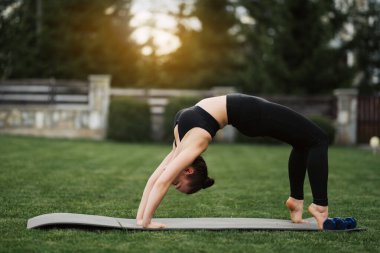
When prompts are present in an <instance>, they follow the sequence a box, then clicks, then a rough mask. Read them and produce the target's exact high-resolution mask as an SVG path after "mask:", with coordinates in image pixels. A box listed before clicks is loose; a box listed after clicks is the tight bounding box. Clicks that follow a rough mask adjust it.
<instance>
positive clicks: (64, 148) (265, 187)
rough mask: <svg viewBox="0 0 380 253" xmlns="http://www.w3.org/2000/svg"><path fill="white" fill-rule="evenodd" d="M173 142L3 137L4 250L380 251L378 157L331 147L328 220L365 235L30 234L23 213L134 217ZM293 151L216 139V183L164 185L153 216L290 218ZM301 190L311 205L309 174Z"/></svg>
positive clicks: (0, 240) (0, 245)
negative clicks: (354, 223) (351, 224)
mask: <svg viewBox="0 0 380 253" xmlns="http://www.w3.org/2000/svg"><path fill="white" fill-rule="evenodd" d="M169 148H170V147H169V145H167V146H164V145H153V144H152V145H150V144H121V143H112V142H96V141H83V140H82V141H79V140H76V141H69V140H51V139H43V138H27V137H11V136H4V135H0V172H1V173H0V251H1V252H118V251H119V252H380V234H379V232H380V211H379V207H380V190H379V189H380V155H376V156H375V155H372V153H371V152H369V151H365V150H360V149H357V148H339V147H332V148H330V150H329V156H330V160H329V164H330V176H329V202H330V206H329V208H330V216H332V217H334V216H343V217H345V216H354V217H356V218H357V220H358V223H359V225H360V226H364V227H368V230H367V231H366V232H359V233H330V232H257V231H256V232H249V231H243V232H242V231H217V232H215V231H214V232H212V231H164V232H128V231H120V230H107V231H102V230H96V231H88V230H75V229H51V230H26V221H27V219H28V218H30V217H33V216H36V215H40V214H44V213H51V212H72V213H84V214H96V215H105V216H117V217H125V218H133V217H135V215H136V212H137V208H138V204H139V200H140V195H141V194H142V191H143V188H144V186H145V183H146V180H147V178H148V177H149V175H150V173H151V172H152V171H153V170H154V169H155V167H156V166H157V165H158V164H159V163H160V162H161V159H162V158H163V157H164V156H165V155H166V153H167V152H169ZM289 152H290V147H288V146H264V145H237V144H236V145H217V144H213V145H211V146H210V147H209V149H208V150H207V152H206V153H205V155H204V157H205V159H206V161H207V162H208V166H209V173H210V176H211V177H213V178H215V180H216V183H215V185H214V186H213V187H211V188H209V189H207V190H203V191H201V192H200V193H197V194H194V195H185V194H181V193H179V192H177V191H175V190H174V189H170V190H169V193H168V195H167V197H166V198H165V199H164V201H163V203H162V204H161V206H160V208H159V209H158V210H157V212H156V217H262V218H281V219H287V218H288V212H287V210H286V209H285V207H284V205H283V202H284V200H286V199H287V197H288V192H289V183H288V175H287V159H288V155H289ZM305 194H306V196H305V204H306V207H307V206H308V205H309V204H310V201H311V194H310V188H309V184H308V181H307V180H306V181H305ZM305 214H306V215H305V217H308V215H307V213H305Z"/></svg>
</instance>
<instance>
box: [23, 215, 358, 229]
mask: <svg viewBox="0 0 380 253" xmlns="http://www.w3.org/2000/svg"><path fill="white" fill-rule="evenodd" d="M153 220H154V221H156V222H161V223H164V224H166V228H164V229H159V230H232V229H234V230H293V231H318V228H317V224H316V223H315V220H314V219H313V218H309V219H306V220H307V221H308V222H309V223H304V224H295V223H292V222H291V221H290V220H280V219H261V218H155V219H153ZM49 227H79V228H81V227H82V228H98V229H99V228H100V229H101V228H115V229H127V230H152V229H144V228H142V227H141V226H137V225H136V220H135V219H123V218H113V217H107V216H98V215H87V214H75V213H50V214H43V215H40V216H36V217H33V218H31V219H29V220H28V224H27V228H28V229H33V228H49ZM154 230H157V229H154ZM359 230H363V229H361V228H356V229H350V230H344V231H359Z"/></svg>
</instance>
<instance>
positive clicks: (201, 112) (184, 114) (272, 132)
mask: <svg viewBox="0 0 380 253" xmlns="http://www.w3.org/2000/svg"><path fill="white" fill-rule="evenodd" d="M227 124H231V125H232V126H234V127H235V128H237V129H238V130H239V131H240V132H241V133H242V134H244V135H247V136H251V137H255V136H269V137H273V138H275V139H278V140H280V141H283V142H286V143H288V144H290V145H291V146H292V147H293V149H292V151H291V154H290V157H289V164H288V170H289V181H290V196H289V198H288V200H287V201H286V206H287V208H288V209H289V211H290V218H291V220H292V221H293V222H295V223H301V222H303V220H302V212H303V197H304V196H303V183H304V179H305V174H306V169H307V171H308V175H309V180H310V186H311V190H312V194H313V203H312V204H311V205H310V206H309V208H308V210H309V212H310V213H311V214H312V215H313V216H314V218H315V219H316V221H317V224H318V227H319V228H320V229H322V227H323V222H324V221H325V220H326V219H327V217H328V201H327V178H328V161H327V149H328V144H329V142H328V138H327V136H326V134H325V133H324V132H323V131H322V130H321V129H320V128H319V127H318V126H316V125H315V124H314V123H312V122H311V121H309V120H308V119H306V118H305V117H303V116H301V115H300V114H298V113H296V112H294V111H292V110H291V109H289V108H287V107H284V106H282V105H279V104H275V103H271V102H269V101H267V100H265V99H262V98H259V97H254V96H248V95H244V94H229V95H224V96H218V97H211V98H206V99H203V100H201V101H200V102H198V103H197V104H196V105H195V106H192V107H190V108H185V109H182V110H181V111H179V112H178V113H177V114H176V116H175V124H174V138H175V140H174V142H173V149H172V151H171V152H170V153H169V154H168V155H167V156H166V158H165V159H164V160H163V161H162V163H161V164H160V165H159V166H158V168H157V169H156V170H155V171H154V173H153V174H152V175H151V176H150V178H149V180H148V182H147V184H146V186H145V189H144V192H143V195H142V199H141V202H140V206H139V209H138V212H137V217H136V219H137V224H138V225H142V226H143V227H146V228H162V227H165V225H164V224H160V223H156V222H153V221H152V217H153V214H154V212H155V210H156V209H157V207H158V205H159V204H160V203H161V201H162V199H163V197H164V196H165V194H166V192H167V191H168V189H169V187H170V185H174V186H175V188H176V189H177V190H178V191H180V192H183V193H187V194H191V193H195V192H197V191H199V190H200V189H202V188H203V189H204V188H207V187H210V186H211V185H213V184H214V180H213V179H211V178H209V177H208V175H207V166H206V163H205V162H204V160H203V158H202V157H201V156H200V155H201V154H202V152H204V151H205V150H206V149H207V147H208V145H209V143H210V141H211V140H212V138H213V137H214V136H215V134H216V132H217V131H218V130H219V129H221V128H223V127H224V126H226V125H227Z"/></svg>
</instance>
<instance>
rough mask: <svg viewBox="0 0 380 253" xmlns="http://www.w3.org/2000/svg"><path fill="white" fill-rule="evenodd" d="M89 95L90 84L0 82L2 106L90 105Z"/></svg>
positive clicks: (27, 80)
mask: <svg viewBox="0 0 380 253" xmlns="http://www.w3.org/2000/svg"><path fill="white" fill-rule="evenodd" d="M88 94H89V84H88V82H81V81H68V80H55V79H25V80H5V81H0V104H88V102H89V96H88Z"/></svg>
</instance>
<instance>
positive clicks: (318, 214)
mask: <svg viewBox="0 0 380 253" xmlns="http://www.w3.org/2000/svg"><path fill="white" fill-rule="evenodd" d="M308 210H309V213H310V214H311V215H313V217H314V219H315V220H316V221H317V224H318V228H319V229H323V223H324V222H325V220H326V219H327V218H328V215H329V208H328V207H327V206H319V205H316V204H314V203H312V204H311V205H310V206H309V208H308Z"/></svg>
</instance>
